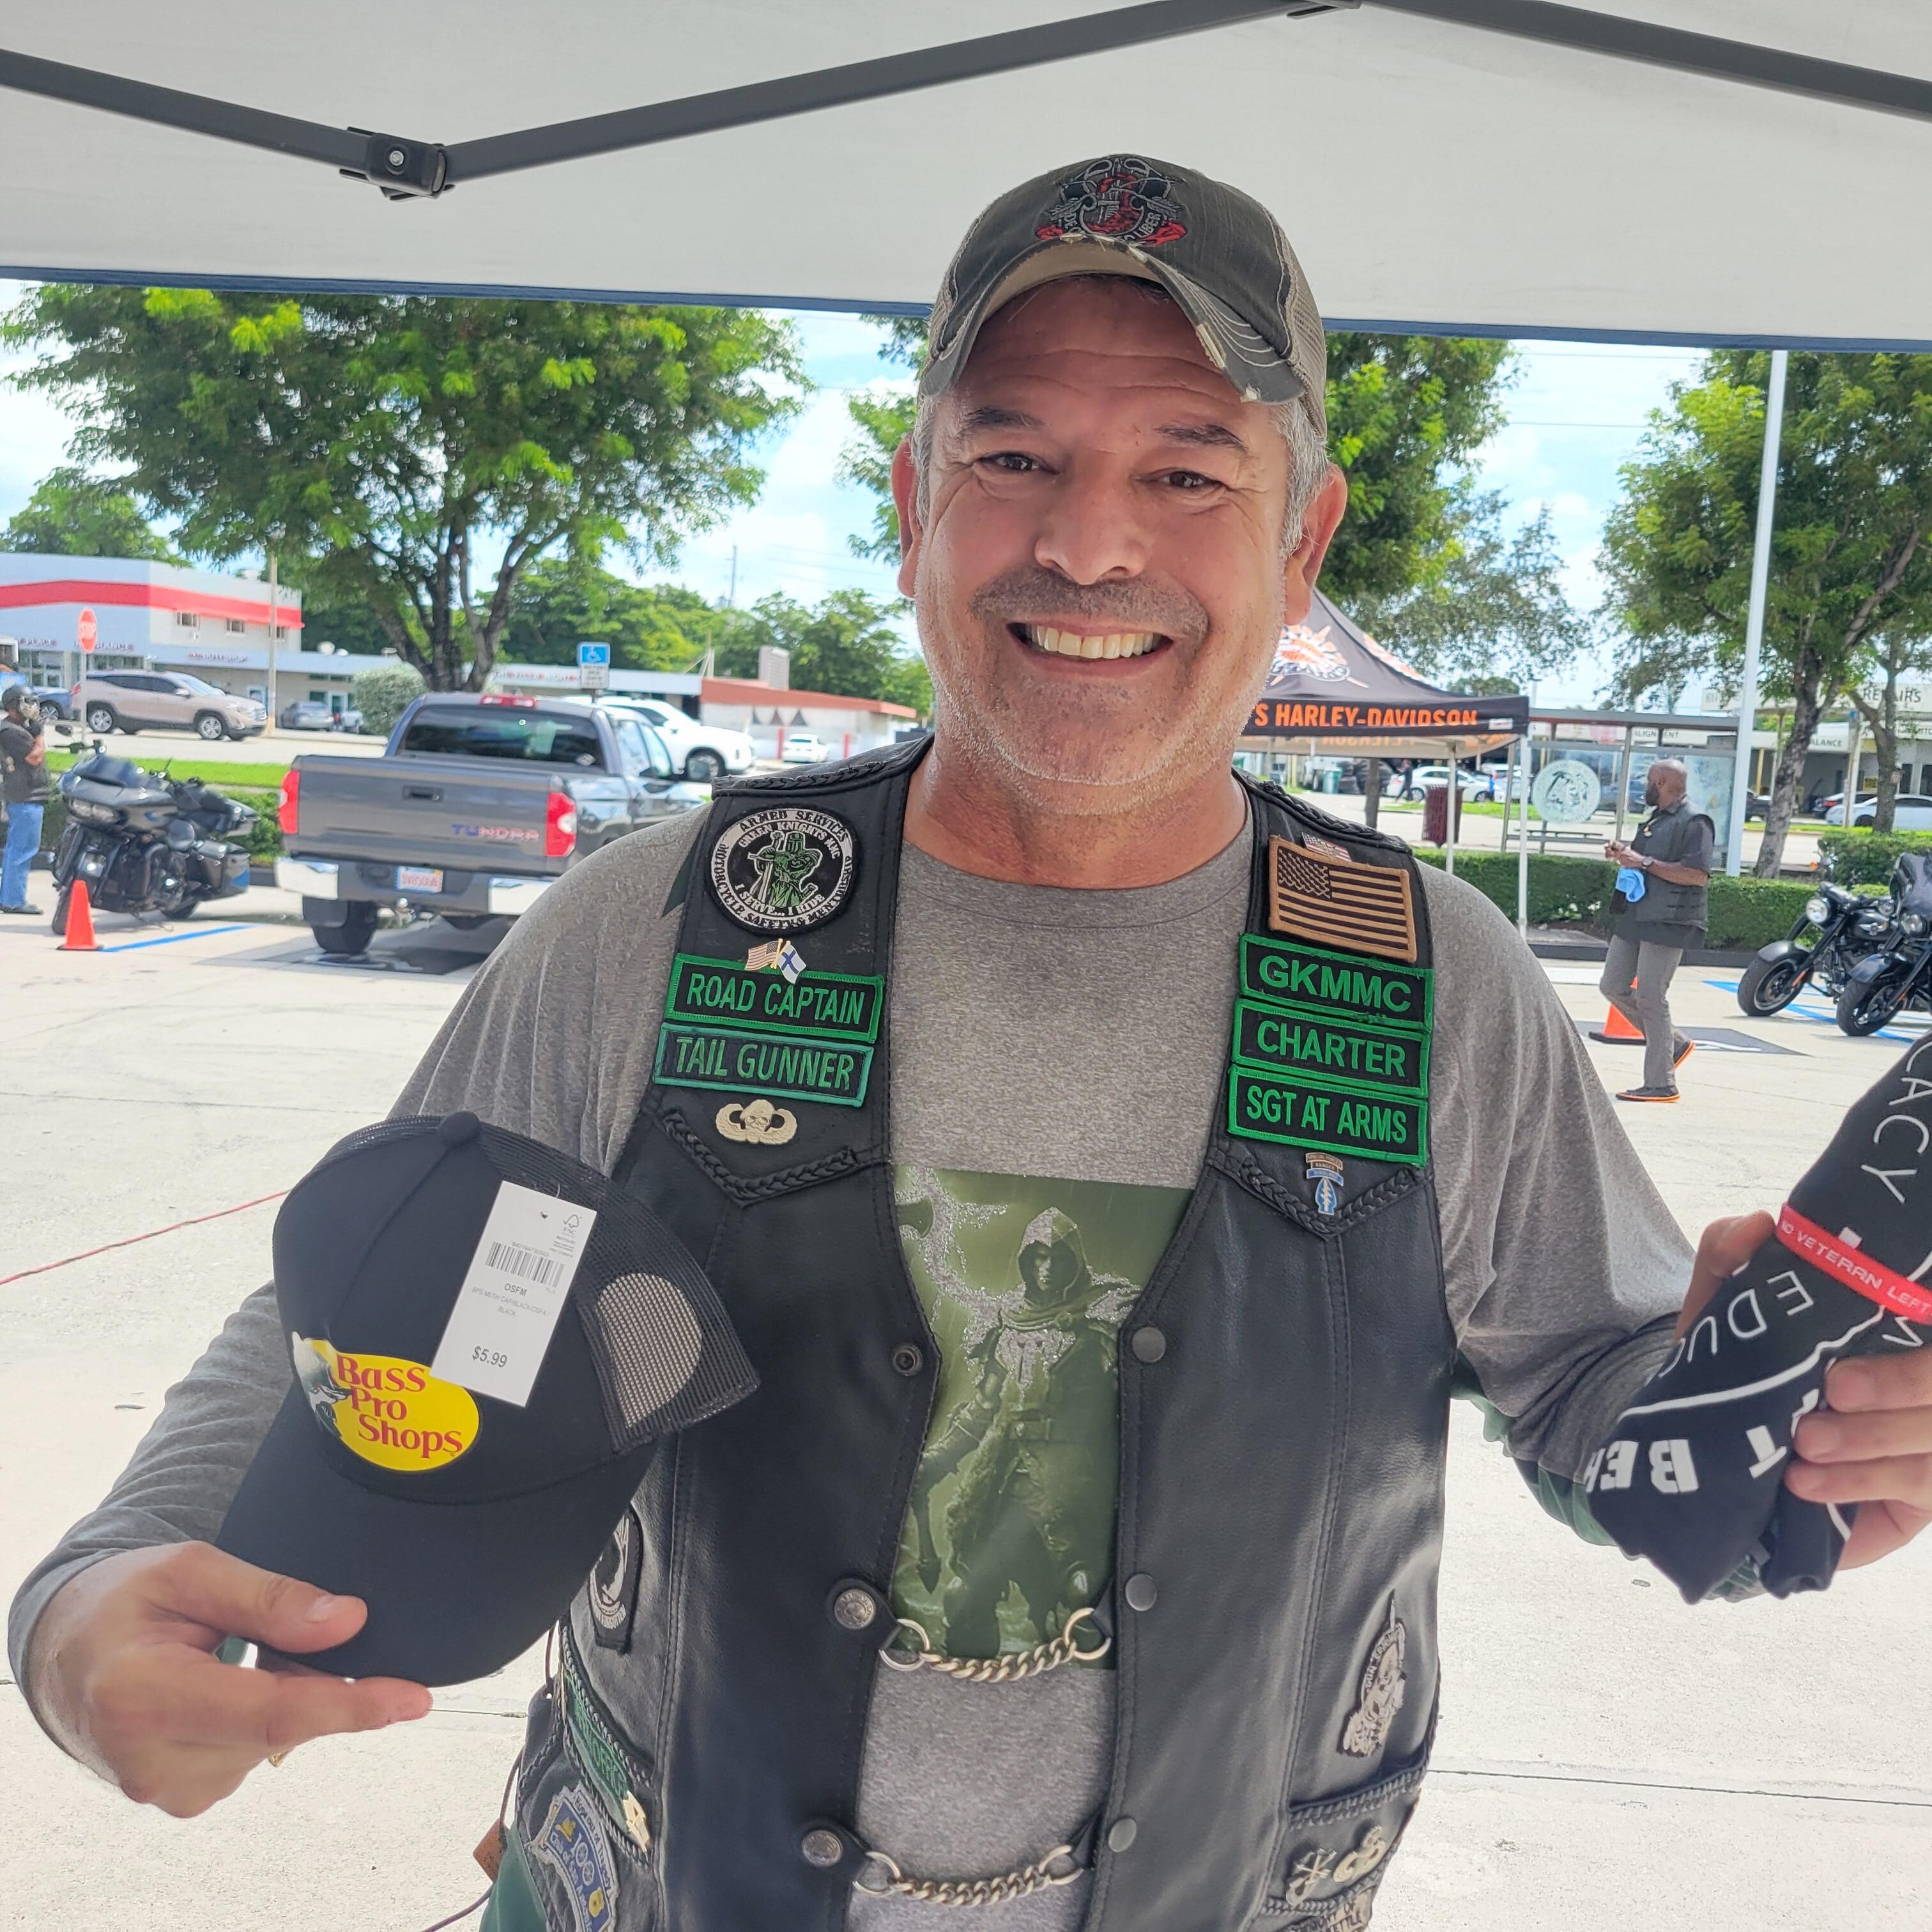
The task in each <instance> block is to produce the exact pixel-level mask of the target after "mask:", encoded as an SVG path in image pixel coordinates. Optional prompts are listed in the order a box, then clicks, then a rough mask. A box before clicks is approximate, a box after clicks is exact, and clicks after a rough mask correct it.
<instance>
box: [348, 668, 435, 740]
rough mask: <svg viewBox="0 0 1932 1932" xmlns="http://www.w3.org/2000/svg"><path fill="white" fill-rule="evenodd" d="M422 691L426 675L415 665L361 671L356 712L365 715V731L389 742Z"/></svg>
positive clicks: (357, 687)
mask: <svg viewBox="0 0 1932 1932" xmlns="http://www.w3.org/2000/svg"><path fill="white" fill-rule="evenodd" d="M422 691H423V681H422V673H421V672H419V670H416V668H415V667H414V666H413V665H411V664H372V665H371V667H369V669H368V670H359V671H358V672H357V673H356V709H357V710H358V711H359V712H362V728H363V730H365V731H368V732H371V733H374V735H375V736H377V737H379V738H386V737H387V736H389V733H391V732H392V731H393V730H395V728H396V720H397V719H398V718H400V717H401V715H403V713H404V712H405V711H407V709H409V708H410V706H411V705H412V704H413V703H415V702H416V700H417V699H418V698H419V697H421V696H422Z"/></svg>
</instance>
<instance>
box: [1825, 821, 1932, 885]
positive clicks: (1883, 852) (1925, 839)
mask: <svg viewBox="0 0 1932 1932" xmlns="http://www.w3.org/2000/svg"><path fill="white" fill-rule="evenodd" d="M1901 852H1932V832H1836V831H1835V832H1820V834H1819V835H1818V869H1819V870H1820V871H1821V872H1822V873H1823V874H1824V875H1825V877H1826V878H1828V879H1829V880H1831V881H1832V883H1833V884H1834V885H1839V886H1863V885H1870V886H1882V885H1887V884H1889V883H1890V882H1891V868H1892V866H1893V864H1894V862H1896V860H1897V857H1898V855H1899V854H1900V853H1901Z"/></svg>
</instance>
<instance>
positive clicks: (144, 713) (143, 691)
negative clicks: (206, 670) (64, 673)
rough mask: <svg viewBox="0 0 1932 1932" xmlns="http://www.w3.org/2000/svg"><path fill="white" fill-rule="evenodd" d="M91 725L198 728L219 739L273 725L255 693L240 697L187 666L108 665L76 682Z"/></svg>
mask: <svg viewBox="0 0 1932 1932" xmlns="http://www.w3.org/2000/svg"><path fill="white" fill-rule="evenodd" d="M74 691H75V696H76V697H77V699H78V700H79V702H80V715H81V716H82V717H83V718H84V719H86V722H87V728H88V729H89V730H90V731H98V732H101V733H106V732H109V731H125V732H127V733H128V734H129V735H130V736H132V735H133V733H135V732H136V731H150V730H176V731H192V732H193V733H194V734H195V736H196V737H198V738H205V739H207V740H208V742H209V743H210V744H214V743H216V742H218V741H219V740H220V739H223V738H252V737H254V736H255V734H256V733H257V732H258V731H266V730H267V729H268V727H269V714H268V712H267V711H266V709H264V708H263V706H261V705H260V704H257V703H256V702H255V700H254V699H253V698H252V697H236V696H235V695H234V694H233V693H232V692H229V691H223V690H221V689H220V688H218V687H217V686H216V685H211V684H209V683H208V682H205V680H204V679H201V678H198V677H190V676H188V675H187V673H186V672H185V671H174V670H103V671H96V672H95V673H93V674H92V676H88V677H83V679H81V681H80V683H79V684H78V685H76V686H75V688H74Z"/></svg>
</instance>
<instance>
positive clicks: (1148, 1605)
mask: <svg viewBox="0 0 1932 1932" xmlns="http://www.w3.org/2000/svg"><path fill="white" fill-rule="evenodd" d="M1122 1594H1123V1595H1125V1597H1126V1598H1127V1608H1128V1609H1129V1610H1152V1609H1153V1608H1154V1600H1155V1598H1157V1597H1158V1596H1159V1595H1160V1590H1159V1589H1157V1587H1156V1586H1155V1583H1154V1579H1153V1578H1152V1577H1150V1576H1149V1575H1148V1574H1147V1572H1146V1571H1145V1570H1143V1571H1141V1572H1140V1573H1139V1574H1138V1575H1136V1576H1133V1577H1129V1578H1128V1579H1127V1589H1126V1590H1125V1591H1124V1592H1123V1593H1122Z"/></svg>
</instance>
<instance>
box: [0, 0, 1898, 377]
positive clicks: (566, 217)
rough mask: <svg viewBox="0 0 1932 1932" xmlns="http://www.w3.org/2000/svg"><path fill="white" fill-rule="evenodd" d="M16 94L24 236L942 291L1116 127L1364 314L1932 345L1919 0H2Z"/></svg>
mask: <svg viewBox="0 0 1932 1932" xmlns="http://www.w3.org/2000/svg"><path fill="white" fill-rule="evenodd" d="M962 31H965V33H967V34H970V35H971V38H967V39H962ZM5 89H11V90H13V91H12V92H7V93H6V95H5V100H6V106H5V111H4V113H0V183H4V184H5V190H4V193H0V275H21V276H26V277H29V278H50V277H61V278H80V279H102V278H115V279H134V280H140V281H186V282H190V283H192V282H196V281H221V282H224V283H229V284H236V283H240V284H258V285H268V286H272V287H296V288H307V287H321V286H329V285H334V286H338V287H341V286H343V285H353V286H356V287H365V288H372V287H373V288H382V287H407V288H412V289H419V290H420V289H426V288H427V289H444V290H459V289H460V290H500V291H504V292H520V293H550V294H565V293H572V294H589V295H599V296H649V297H667V296H668V297H677V298H682V299H695V300H700V301H705V302H756V303H760V304H772V305H826V306H834V307H840V308H892V307H901V308H923V307H924V305H926V302H929V300H930V299H931V297H932V293H933V291H934V289H935V286H936V284H937V282H938V277H939V274H940V271H941V267H942V266H943V265H944V262H945V260H946V258H947V254H948V253H949V251H950V249H951V248H952V246H953V243H954V242H955V241H956V239H957V238H958V237H959V234H960V233H961V232H962V228H963V226H964V225H965V223H966V221H967V220H968V218H969V217H971V215H972V214H973V213H974V211H976V210H977V208H980V206H981V205H983V203H984V202H986V200H987V199H989V198H990V197H991V196H992V195H993V194H994V193H996V192H998V190H1001V189H1004V188H1005V187H1009V186H1010V185H1011V184H1013V182H1014V181H1018V180H1021V179H1023V178H1025V177H1026V176H1027V175H1031V174H1033V173H1034V172H1039V171H1041V170H1043V169H1048V168H1051V167H1052V166H1056V165H1058V164H1060V163H1065V162H1068V161H1070V160H1073V159H1074V158H1076V157H1079V156H1082V155H1086V154H1097V153H1107V152H1122V151H1124V152H1130V153H1138V154H1152V155H1154V156H1156V157H1159V156H1163V155H1165V156H1168V157H1172V158H1174V159H1175V160H1182V161H1185V162H1186V163H1188V164H1189V165H1190V166H1196V167H1199V168H1202V169H1207V170H1208V171H1210V172H1214V173H1216V174H1218V175H1222V176H1224V177H1225V178H1227V179H1229V180H1230V181H1235V182H1238V183H1239V184H1241V185H1242V186H1243V187H1247V188H1248V189H1249V190H1251V191H1252V192H1253V193H1256V194H1258V195H1259V196H1262V198H1263V199H1265V200H1266V201H1267V202H1269V203H1270V205H1271V206H1272V207H1273V208H1274V209H1275V210H1276V211H1277V213H1278V214H1279V215H1280V217H1281V219H1282V221H1283V224H1284V226H1286V228H1287V229H1288V230H1289V233H1290V234H1291V235H1292V236H1293V238H1294V239H1295V244H1296V246H1297V248H1298V250H1299V251H1300V253H1301V259H1302V260H1303V262H1304V264H1305V266H1307V270H1308V273H1309V276H1310V281H1311V283H1312V284H1313V288H1314V290H1315V292H1316V296H1318V298H1319V300H1320V302H1322V306H1323V308H1324V310H1325V313H1326V314H1328V317H1329V318H1330V319H1331V322H1334V323H1348V324H1350V325H1352V326H1365V327H1370V328H1379V329H1404V330H1406V329H1448V330H1454V331H1485V332H1492V333H1505V334H1512V335H1533V334H1543V335H1561V334H1565V333H1570V334H1577V335H1589V336H1592V337H1598V338H1601V337H1605V336H1612V335H1619V334H1627V335H1633V336H1636V337H1640V338H1643V339H1645V340H1648V341H1663V340H1668V339H1673V338H1675V339H1679V340H1683V341H1694V342H1697V343H1706V342H1712V341H1720V340H1745V341H1751V342H1752V343H1766V342H1774V341H1783V342H1787V343H1790V344H1793V345H1796V344H1830V345H1849V344H1894V345H1898V346H1900V347H1904V346H1909V347H1913V348H1916V349H1928V348H1932V249H1927V248H1922V247H1918V246H1909V245H1908V246H1901V245H1900V240H1899V231H1898V226H1897V223H1898V220H1899V215H1898V209H1899V208H1900V205H1909V204H1910V203H1911V202H1912V198H1913V196H1914V194H1915V192H1917V191H1918V190H1922V188H1923V186H1924V184H1925V182H1926V181H1927V180H1928V179H1932V7H1927V6H1926V5H1924V0H1833V4H1832V5H1829V6H1821V5H1819V4H1818V0H1606V3H1605V4H1604V5H1600V6H1598V7H1595V8H1587V7H1568V6H1556V5H1547V4H1544V0H1275V4H1273V5H1268V4H1265V3H1264V0H1159V4H1156V5H1143V6H1137V7H1125V8H1121V9H1117V10H1111V11H1097V10H1094V0H1088V4H1087V5H1085V7H1083V6H1082V5H1078V4H1075V5H1065V4H1054V0H979V4H978V5H976V6H974V7H971V8H969V9H965V10H962V9H961V8H959V7H957V6H956V5H950V4H948V5H938V4H935V0H835V4H820V5H808V6H801V5H798V4H797V0H705V4H703V5H697V6H691V5H685V4H678V5H672V4H670V0H550V4H549V5H546V6H544V7H540V8H538V9H535V10H532V8H531V7H529V5H527V4H526V0H467V4H466V5H464V6H463V7H460V9H458V10H455V11H453V12H452V10H449V9H448V8H442V9H438V8H423V7H398V6H397V5H395V4H393V0H335V4H333V5H329V6H327V7H287V6H284V7H263V6H262V5H260V4H259V0H171V4H169V5H164V6H157V5H154V4H153V0H10V5H8V6H7V7H6V8H5V13H4V18H0V90H5ZM774 117H775V118H774ZM519 130H524V131H519ZM210 136H220V137H221V138H210ZM639 143H643V144H644V145H638V144H639ZM613 144H616V145H613ZM342 170H347V171H349V172H352V173H354V174H359V175H365V176H368V177H369V178H373V179H374V180H377V181H379V182H380V183H381V184H383V187H384V189H385V193H384V194H379V193H376V192H374V191H373V190H372V189H371V187H370V186H369V185H368V184H366V182H365V181H362V180H344V179H342V178H340V172H339V171H342ZM452 188H453V189H454V190H455V191H454V192H450V191H449V190H451V189H452ZM1888 188H1889V189H1890V190H1891V192H1887V191H1885V190H1887V189H1888ZM435 190H442V191H441V192H440V193H434V199H428V198H425V197H426V196H428V195H429V194H431V193H432V192H434V191H435ZM386 193H398V194H400V195H401V196H404V198H403V199H396V200H391V199H386V198H385V195H386ZM1901 197H1902V198H1903V199H1902V200H1901Z"/></svg>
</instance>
